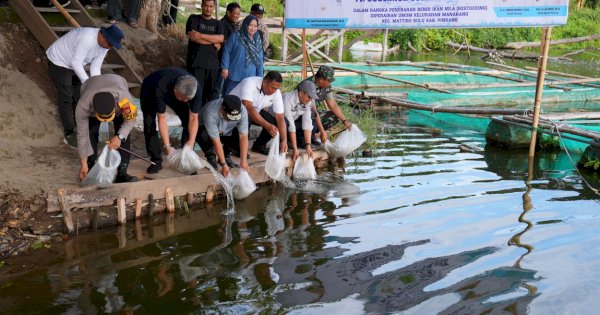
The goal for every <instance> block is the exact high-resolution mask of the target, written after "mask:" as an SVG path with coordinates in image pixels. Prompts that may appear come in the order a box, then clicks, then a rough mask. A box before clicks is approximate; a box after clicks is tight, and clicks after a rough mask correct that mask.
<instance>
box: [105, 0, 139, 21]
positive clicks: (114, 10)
mask: <svg viewBox="0 0 600 315" xmlns="http://www.w3.org/2000/svg"><path fill="white" fill-rule="evenodd" d="M141 7H142V1H141V0H125V1H124V3H123V8H121V0H108V3H107V5H106V13H107V16H108V19H109V20H117V21H121V19H122V17H121V11H122V12H123V13H124V15H125V17H126V18H127V21H129V23H133V22H137V19H138V16H139V14H140V8H141Z"/></svg>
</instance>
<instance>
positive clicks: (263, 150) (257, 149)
mask: <svg viewBox="0 0 600 315" xmlns="http://www.w3.org/2000/svg"><path fill="white" fill-rule="evenodd" d="M252 152H257V153H260V154H263V155H269V149H268V148H267V147H266V146H264V145H261V146H252Z"/></svg>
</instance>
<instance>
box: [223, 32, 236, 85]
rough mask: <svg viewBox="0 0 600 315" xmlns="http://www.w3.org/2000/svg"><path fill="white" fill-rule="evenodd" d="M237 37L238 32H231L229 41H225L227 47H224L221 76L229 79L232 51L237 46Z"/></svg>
mask: <svg viewBox="0 0 600 315" xmlns="http://www.w3.org/2000/svg"><path fill="white" fill-rule="evenodd" d="M237 38H238V35H237V33H234V34H231V36H229V39H228V40H227V43H225V48H223V55H222V56H221V69H222V70H221V77H223V80H225V79H227V77H228V76H229V65H230V62H231V60H230V59H231V53H232V52H233V49H234V47H235V46H234V45H235V44H236V43H237Z"/></svg>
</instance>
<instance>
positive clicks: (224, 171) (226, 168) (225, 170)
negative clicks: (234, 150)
mask: <svg viewBox="0 0 600 315" xmlns="http://www.w3.org/2000/svg"><path fill="white" fill-rule="evenodd" d="M221 174H223V177H225V178H227V175H229V165H227V163H225V164H223V166H222V167H221Z"/></svg>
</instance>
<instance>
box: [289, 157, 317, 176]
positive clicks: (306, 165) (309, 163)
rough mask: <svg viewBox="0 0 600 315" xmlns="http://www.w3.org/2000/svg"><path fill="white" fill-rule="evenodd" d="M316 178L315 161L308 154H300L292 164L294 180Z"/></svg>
mask: <svg viewBox="0 0 600 315" xmlns="http://www.w3.org/2000/svg"><path fill="white" fill-rule="evenodd" d="M316 178H317V171H316V170H315V163H314V161H313V159H312V158H311V157H308V154H302V156H301V157H299V158H297V159H296V163H295V164H294V180H313V179H316Z"/></svg>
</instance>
